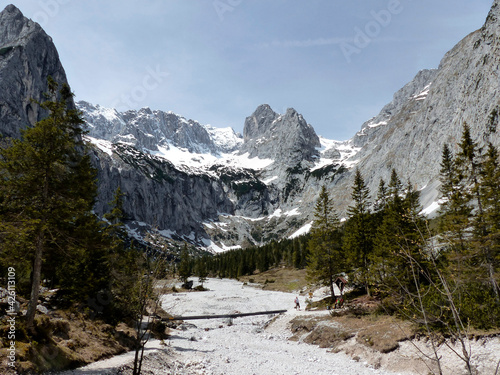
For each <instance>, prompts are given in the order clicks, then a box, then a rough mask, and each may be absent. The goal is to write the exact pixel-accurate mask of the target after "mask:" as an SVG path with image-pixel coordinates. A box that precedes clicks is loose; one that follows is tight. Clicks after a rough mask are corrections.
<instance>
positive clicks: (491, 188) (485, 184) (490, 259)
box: [476, 143, 500, 302]
mask: <svg viewBox="0 0 500 375" xmlns="http://www.w3.org/2000/svg"><path fill="white" fill-rule="evenodd" d="M480 195H481V197H482V200H483V203H484V207H483V218H482V220H481V221H480V223H481V226H482V230H479V233H480V234H482V238H481V242H482V244H481V245H482V248H483V256H484V259H483V266H484V267H485V268H486V274H487V278H488V279H489V283H490V284H491V287H492V289H493V292H494V293H495V296H496V300H497V302H500V289H499V281H498V280H499V277H500V275H499V274H498V267H499V264H500V160H499V154H498V150H497V149H496V148H495V147H494V146H493V145H492V144H491V143H490V144H489V145H488V151H487V154H486V159H485V161H484V164H483V168H482V174H481V184H480ZM481 232H482V233H481ZM476 233H477V231H476Z"/></svg>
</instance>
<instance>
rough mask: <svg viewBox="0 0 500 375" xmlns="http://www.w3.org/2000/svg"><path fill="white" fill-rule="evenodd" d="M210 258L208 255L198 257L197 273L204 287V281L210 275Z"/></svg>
mask: <svg viewBox="0 0 500 375" xmlns="http://www.w3.org/2000/svg"><path fill="white" fill-rule="evenodd" d="M207 262H208V259H207V257H206V256H203V257H201V258H198V263H197V265H196V273H197V275H198V281H199V282H200V284H201V286H202V287H203V283H204V282H205V281H207V276H208V268H207Z"/></svg>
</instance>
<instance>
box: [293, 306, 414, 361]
mask: <svg viewBox="0 0 500 375" xmlns="http://www.w3.org/2000/svg"><path fill="white" fill-rule="evenodd" d="M291 323H292V326H291V328H292V332H293V333H294V335H293V336H292V338H291V340H295V341H297V340H303V341H304V342H306V343H309V344H314V345H318V346H320V347H321V348H331V349H333V350H335V349H336V347H337V346H338V345H339V344H340V343H342V342H343V341H346V340H348V339H350V338H353V337H355V338H356V341H357V342H358V343H359V344H362V345H364V346H367V347H369V348H372V349H374V350H377V351H379V352H380V353H389V352H391V351H393V350H396V349H397V348H398V347H399V342H400V341H403V340H406V339H409V338H410V337H412V336H413V335H414V329H415V327H414V326H413V325H412V324H411V323H409V322H405V321H401V320H399V319H397V318H395V317H392V316H384V315H379V316H377V315H367V316H363V317H355V316H350V315H344V316H336V317H323V318H304V317H300V318H295V319H293V320H292V322H291Z"/></svg>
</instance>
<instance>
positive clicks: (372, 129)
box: [352, 69, 437, 147]
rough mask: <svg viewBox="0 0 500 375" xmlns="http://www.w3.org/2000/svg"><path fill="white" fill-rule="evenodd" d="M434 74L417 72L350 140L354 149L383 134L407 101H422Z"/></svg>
mask: <svg viewBox="0 0 500 375" xmlns="http://www.w3.org/2000/svg"><path fill="white" fill-rule="evenodd" d="M436 73H437V69H430V70H429V69H427V70H421V71H420V72H418V74H417V75H416V76H415V78H414V79H413V80H412V81H411V82H409V83H407V84H406V85H405V86H404V87H403V88H401V89H400V90H398V91H397V92H396V93H395V94H394V97H393V100H392V102H390V103H389V104H387V105H385V106H384V108H382V110H381V111H380V113H379V114H378V115H377V116H375V117H374V118H372V119H370V120H368V121H366V122H365V123H364V124H363V125H362V127H361V131H359V132H358V133H356V135H355V136H354V137H353V138H352V141H353V144H354V145H355V146H356V147H363V146H365V145H366V144H368V143H369V142H370V141H371V140H373V139H374V138H375V137H376V136H379V133H380V132H385V131H386V130H387V126H386V125H387V124H388V122H389V121H390V120H391V118H392V117H393V116H394V115H395V114H397V113H399V112H400V111H401V109H402V108H403V107H404V106H405V105H406V103H407V102H408V100H410V99H415V100H416V102H420V101H423V100H424V99H425V98H426V96H427V94H428V92H429V88H430V86H431V85H432V80H433V79H434V77H435V76H436Z"/></svg>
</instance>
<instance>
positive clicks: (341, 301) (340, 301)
mask: <svg viewBox="0 0 500 375" xmlns="http://www.w3.org/2000/svg"><path fill="white" fill-rule="evenodd" d="M343 304H344V299H343V298H342V297H337V300H336V301H335V308H336V309H340V308H341V307H342V305H343Z"/></svg>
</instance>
